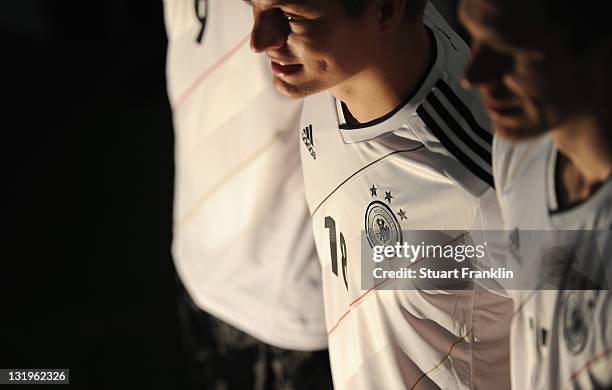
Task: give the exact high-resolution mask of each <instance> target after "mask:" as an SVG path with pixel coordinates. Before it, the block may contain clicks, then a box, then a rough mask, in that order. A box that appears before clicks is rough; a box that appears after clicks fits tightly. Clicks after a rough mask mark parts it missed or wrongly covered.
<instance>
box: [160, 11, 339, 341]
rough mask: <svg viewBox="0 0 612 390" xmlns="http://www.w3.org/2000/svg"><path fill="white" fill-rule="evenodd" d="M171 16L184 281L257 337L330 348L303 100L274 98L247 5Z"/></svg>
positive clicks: (176, 245) (179, 253)
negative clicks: (303, 158) (309, 200)
mask: <svg viewBox="0 0 612 390" xmlns="http://www.w3.org/2000/svg"><path fill="white" fill-rule="evenodd" d="M164 10H165V11H164V12H165V22H166V30H167V34H168V54H167V80H168V96H169V98H170V102H171V105H172V111H173V121H174V128H175V139H176V147H175V150H176V183H175V205H174V206H175V207H174V241H173V256H174V260H175V264H176V268H177V271H178V273H179V276H180V278H181V279H182V281H183V284H184V285H185V287H186V289H187V291H188V292H189V294H190V295H191V297H192V298H193V300H194V301H195V302H196V303H197V305H198V306H199V307H201V308H202V309H203V310H205V311H207V312H209V313H211V314H213V315H214V316H216V317H218V318H220V319H222V320H223V321H225V322H228V323H229V324H231V325H233V326H235V327H237V328H239V329H240V330H242V331H244V332H246V333H248V334H250V335H252V336H254V337H256V338H257V339H259V340H261V341H263V342H266V343H268V344H271V345H274V346H277V347H281V348H286V349H295V350H315V349H323V348H325V347H326V344H327V338H326V335H325V329H324V318H323V316H324V312H323V298H322V294H321V275H320V272H321V271H320V267H319V262H318V261H317V258H316V252H315V247H314V241H313V237H312V229H311V223H310V218H309V213H308V210H307V206H306V200H305V198H304V186H303V179H302V174H301V167H300V159H299V152H298V147H299V146H298V140H296V137H295V132H296V129H297V128H298V126H299V116H300V111H301V102H300V101H293V100H289V99H286V98H284V97H282V96H281V95H279V94H278V93H277V92H276V90H275V89H274V86H273V85H272V75H271V72H270V69H269V63H268V62H267V61H266V58H265V56H261V55H256V54H254V53H252V52H251V50H250V49H249V36H250V27H251V26H252V23H253V16H252V13H251V12H252V10H251V8H250V7H249V6H248V4H246V3H245V2H244V1H239V0H208V1H205V0H196V1H194V0H165V1H164ZM196 12H197V13H196Z"/></svg>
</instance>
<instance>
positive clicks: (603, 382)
mask: <svg viewBox="0 0 612 390" xmlns="http://www.w3.org/2000/svg"><path fill="white" fill-rule="evenodd" d="M556 157H557V150H556V148H555V147H554V143H553V141H552V139H551V138H550V137H548V136H544V137H542V138H539V139H537V140H534V141H530V142H525V143H521V144H518V145H512V144H510V143H508V142H506V141H504V140H502V139H500V138H497V137H496V138H495V142H494V161H495V164H494V171H495V182H496V184H497V190H498V194H499V201H500V206H501V208H502V212H503V216H504V221H505V223H506V226H507V228H509V229H511V230H514V231H515V233H514V234H515V237H514V238H513V240H512V245H513V246H514V247H515V248H516V249H515V250H518V249H520V247H521V246H526V244H525V242H528V241H529V238H530V237H529V236H530V235H534V234H537V233H535V232H533V230H544V231H554V236H553V235H551V236H552V237H554V242H552V245H551V247H552V248H555V247H566V248H567V247H571V248H572V250H573V251H575V252H576V253H578V258H579V259H587V262H586V264H584V263H582V264H581V266H582V267H583V268H582V271H581V272H582V273H583V274H586V275H587V276H589V278H590V280H595V278H594V277H597V275H598V274H603V275H605V272H607V277H606V278H605V279H607V282H608V283H605V280H604V284H600V285H601V286H605V285H606V284H607V286H608V287H609V281H610V280H612V278H611V276H612V275H610V273H611V272H612V267H610V255H611V254H612V237H611V236H610V234H609V233H608V232H609V230H610V227H612V181H608V182H607V183H605V184H604V185H602V187H600V188H599V189H598V190H597V191H596V192H595V193H594V194H593V195H592V196H591V197H590V198H589V199H588V200H586V201H585V202H583V203H581V204H579V205H577V206H575V207H572V208H570V209H567V210H564V211H559V210H558V207H557V200H556V190H555V166H556ZM515 229H518V230H515ZM594 231H598V234H596V235H595V236H594V237H593V236H592V237H593V238H594V240H588V241H587V240H584V237H585V236H589V235H590V234H589V232H594ZM580 232H586V234H583V233H580ZM540 241H541V240H540ZM579 243H582V245H580V244H579ZM537 249H538V250H540V248H537ZM594 249H596V250H597V252H598V253H599V254H598V255H597V256H592V254H589V256H588V257H585V256H584V255H581V252H584V251H593V250H594ZM535 250H536V249H534V247H530V248H525V249H524V250H523V252H525V253H536V252H535ZM537 253H540V252H537ZM539 256H540V255H537V257H538V258H536V259H533V260H532V261H531V262H530V264H528V265H529V266H530V267H531V268H533V270H534V271H533V272H534V273H538V274H541V275H544V276H548V275H549V274H551V272H550V270H547V269H546V268H545V267H546V264H547V262H546V261H544V260H542V258H540V257H539ZM594 259H599V260H602V259H603V260H602V261H601V262H598V261H596V260H594ZM601 263H603V264H601ZM603 275H601V277H604V276H603ZM512 295H513V296H514V303H515V307H516V313H515V315H514V318H513V321H512V331H511V356H512V385H513V388H514V389H516V390H522V389H601V388H610V387H611V386H612V298H611V296H610V292H609V291H608V290H607V289H606V290H603V289H602V290H582V291H578V290H563V289H561V290H560V289H546V290H540V291H538V290H531V291H529V290H523V291H515V292H513V294H512Z"/></svg>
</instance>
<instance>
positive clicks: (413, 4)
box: [342, 0, 427, 20]
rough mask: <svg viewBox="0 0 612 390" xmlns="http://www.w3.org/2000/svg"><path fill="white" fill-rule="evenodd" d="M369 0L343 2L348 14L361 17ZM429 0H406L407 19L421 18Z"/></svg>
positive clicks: (347, 0)
mask: <svg viewBox="0 0 612 390" xmlns="http://www.w3.org/2000/svg"><path fill="white" fill-rule="evenodd" d="M368 1H369V0H342V2H343V3H344V9H345V10H346V13H347V14H348V15H349V16H351V17H357V16H361V15H362V13H363V10H364V9H365V6H366V3H367V2H368ZM426 3H427V0H406V8H405V9H404V12H405V15H404V17H405V18H406V19H409V20H410V19H414V18H417V17H421V16H422V15H423V12H424V11H425V4H426Z"/></svg>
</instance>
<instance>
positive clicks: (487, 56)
mask: <svg viewBox="0 0 612 390" xmlns="http://www.w3.org/2000/svg"><path fill="white" fill-rule="evenodd" d="M512 67H513V59H512V57H511V56H509V55H507V54H504V53H500V52H498V51H496V50H494V49H492V48H490V47H487V46H484V45H480V44H478V43H475V44H474V47H473V48H472V52H471V56H470V60H469V62H468V65H467V67H466V69H465V75H464V77H463V85H464V87H469V88H474V87H479V86H482V85H485V84H494V83H500V82H502V80H503V78H504V76H505V75H506V74H507V73H508V72H509V71H511V70H512Z"/></svg>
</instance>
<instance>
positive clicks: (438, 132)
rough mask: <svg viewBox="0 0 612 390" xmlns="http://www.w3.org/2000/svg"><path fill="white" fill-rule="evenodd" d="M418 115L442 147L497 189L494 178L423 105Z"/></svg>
mask: <svg viewBox="0 0 612 390" xmlns="http://www.w3.org/2000/svg"><path fill="white" fill-rule="evenodd" d="M417 114H418V115H419V117H421V119H422V120H423V122H425V124H426V125H427V127H428V128H429V130H431V132H432V133H433V134H434V135H435V136H436V137H437V138H438V139H439V140H440V142H441V143H442V145H443V146H444V147H445V148H446V149H448V150H449V151H450V152H451V153H452V154H453V155H454V156H455V157H456V158H457V160H459V161H460V162H461V163H462V164H463V165H465V166H466V167H467V168H468V169H469V170H470V171H472V172H473V173H474V174H475V175H476V176H478V177H479V178H480V179H482V180H483V181H484V182H485V183H487V184H489V186H491V187H492V188H495V185H494V183H493V176H492V175H491V174H489V173H488V172H487V171H485V170H484V169H482V168H481V167H480V165H478V164H477V163H475V162H474V161H472V159H471V158H470V157H469V156H468V155H466V154H465V153H464V152H463V151H462V150H461V148H459V147H458V146H457V145H455V143H453V141H452V140H451V139H450V138H448V136H447V135H446V133H444V130H442V128H441V127H440V126H439V125H438V124H437V123H436V121H435V120H434V119H433V117H432V116H431V115H430V114H429V113H428V112H427V110H426V109H425V107H423V105H420V106H419V108H417Z"/></svg>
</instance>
